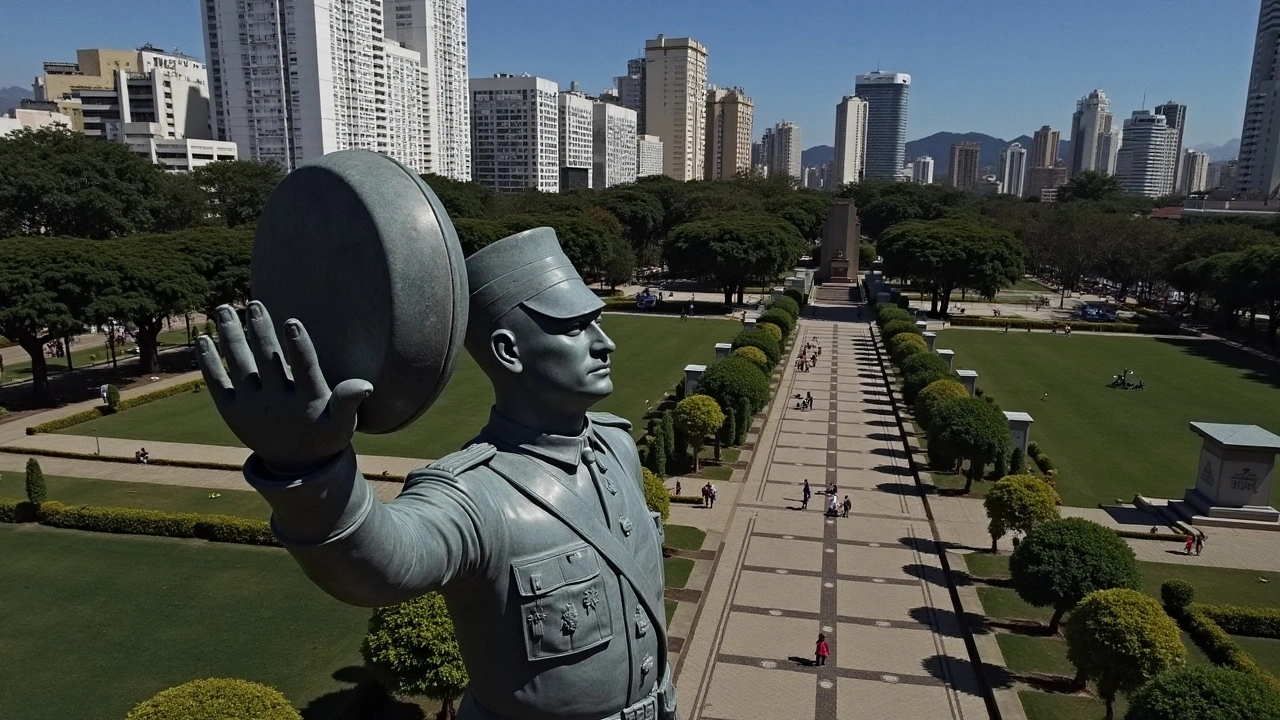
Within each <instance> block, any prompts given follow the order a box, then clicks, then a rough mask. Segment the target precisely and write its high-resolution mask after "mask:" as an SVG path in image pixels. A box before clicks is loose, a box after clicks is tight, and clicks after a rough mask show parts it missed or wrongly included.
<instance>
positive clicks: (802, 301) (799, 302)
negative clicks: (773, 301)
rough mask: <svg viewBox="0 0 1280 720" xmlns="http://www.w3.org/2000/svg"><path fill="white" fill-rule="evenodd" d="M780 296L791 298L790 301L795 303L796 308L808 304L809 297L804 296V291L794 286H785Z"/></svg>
mask: <svg viewBox="0 0 1280 720" xmlns="http://www.w3.org/2000/svg"><path fill="white" fill-rule="evenodd" d="M782 297H785V298H791V301H792V302H794V303H795V304H796V307H797V308H803V307H804V306H805V305H808V304H809V298H807V297H805V294H804V293H802V292H800V291H799V290H797V289H795V288H787V289H786V290H783V291H782Z"/></svg>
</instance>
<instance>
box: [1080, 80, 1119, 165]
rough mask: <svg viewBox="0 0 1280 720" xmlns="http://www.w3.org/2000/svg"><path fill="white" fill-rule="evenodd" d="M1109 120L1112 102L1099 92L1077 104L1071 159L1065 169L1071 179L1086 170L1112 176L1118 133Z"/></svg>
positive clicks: (1091, 94)
mask: <svg viewBox="0 0 1280 720" xmlns="http://www.w3.org/2000/svg"><path fill="white" fill-rule="evenodd" d="M1112 120H1113V119H1112V115H1111V101H1110V100H1108V99H1107V94H1106V93H1104V92H1102V91H1101V90H1094V91H1093V92H1091V93H1089V94H1088V95H1085V96H1084V97H1082V98H1080V100H1078V101H1077V102H1076V112H1075V114H1074V115H1072V116H1071V158H1070V161H1069V163H1068V165H1069V166H1068V168H1067V170H1068V173H1069V174H1070V175H1071V176H1073V177H1074V176H1076V175H1079V174H1080V173H1082V172H1084V171H1085V170H1094V171H1096V172H1099V173H1102V174H1103V175H1114V174H1115V172H1116V152H1117V151H1118V150H1119V149H1120V133H1119V131H1117V130H1116V129H1115V128H1114V127H1112Z"/></svg>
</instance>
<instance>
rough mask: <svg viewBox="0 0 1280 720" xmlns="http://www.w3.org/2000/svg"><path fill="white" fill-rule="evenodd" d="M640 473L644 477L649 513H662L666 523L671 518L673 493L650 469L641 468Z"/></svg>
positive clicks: (645, 501) (645, 499) (645, 496)
mask: <svg viewBox="0 0 1280 720" xmlns="http://www.w3.org/2000/svg"><path fill="white" fill-rule="evenodd" d="M640 472H641V474H642V475H644V504H645V505H648V506H649V512H656V513H660V514H661V515H662V522H666V521H667V518H669V517H671V493H669V492H667V486H666V485H664V484H662V480H660V479H659V478H658V476H657V475H654V474H653V473H651V472H649V468H641V469H640Z"/></svg>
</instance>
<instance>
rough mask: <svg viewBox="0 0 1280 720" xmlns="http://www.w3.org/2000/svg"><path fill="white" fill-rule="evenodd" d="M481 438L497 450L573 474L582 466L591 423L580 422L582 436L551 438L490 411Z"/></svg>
mask: <svg viewBox="0 0 1280 720" xmlns="http://www.w3.org/2000/svg"><path fill="white" fill-rule="evenodd" d="M482 434H483V435H484V436H485V438H486V439H487V440H489V441H491V442H492V443H493V444H494V445H496V446H498V448H500V449H503V450H507V451H509V452H522V453H528V454H530V455H533V456H535V457H537V458H539V459H542V460H546V461H548V462H551V463H554V464H555V465H557V466H559V467H561V468H564V469H565V470H569V471H574V470H577V468H578V464H579V463H580V462H582V452H583V450H584V449H586V448H588V447H590V438H591V420H590V419H589V418H586V417H584V418H583V420H582V432H581V433H579V434H577V435H552V434H549V433H545V432H543V431H541V430H538V429H537V428H531V427H529V426H528V425H522V424H521V423H518V422H516V421H515V420H512V419H511V418H509V417H507V416H506V415H503V414H502V413H500V412H498V409H497V408H491V409H490V410H489V424H488V425H485V428H484V430H483V432H482Z"/></svg>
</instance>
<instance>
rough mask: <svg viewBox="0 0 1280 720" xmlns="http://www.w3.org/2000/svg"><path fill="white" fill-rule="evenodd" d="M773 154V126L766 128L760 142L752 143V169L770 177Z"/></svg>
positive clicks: (762, 175)
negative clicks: (770, 162)
mask: <svg viewBox="0 0 1280 720" xmlns="http://www.w3.org/2000/svg"><path fill="white" fill-rule="evenodd" d="M772 154H773V128H765V129H764V133H763V134H761V135H760V142H757V143H751V171H752V172H754V173H756V174H758V175H760V176H761V177H769V158H770V156H771V155H772Z"/></svg>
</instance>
